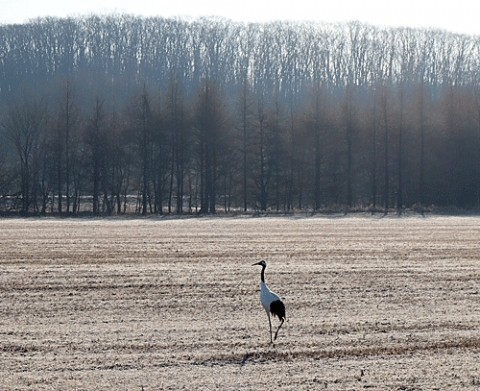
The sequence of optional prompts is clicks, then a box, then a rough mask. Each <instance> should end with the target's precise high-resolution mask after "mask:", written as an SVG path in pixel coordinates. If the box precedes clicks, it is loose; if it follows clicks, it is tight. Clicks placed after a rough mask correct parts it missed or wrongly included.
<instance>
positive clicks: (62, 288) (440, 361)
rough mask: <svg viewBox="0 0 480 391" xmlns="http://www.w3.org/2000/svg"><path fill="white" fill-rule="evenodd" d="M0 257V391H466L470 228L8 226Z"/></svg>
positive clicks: (478, 302)
mask: <svg viewBox="0 0 480 391" xmlns="http://www.w3.org/2000/svg"><path fill="white" fill-rule="evenodd" d="M0 257H1V258H0V272H1V273H0V294H1V301H0V315H1V316H0V390H2V391H3V390H129V391H130V390H138V391H140V390H242V391H244V390H268V389H276V390H323V389H326V390H362V389H372V390H452V389H466V390H479V389H480V273H479V272H480V218H476V217H462V218H459V217H427V218H421V217H408V218H375V217H347V218H325V217H319V218H286V217H285V218H281V217H274V218H273V217H272V218H251V217H242V218H216V219H207V218H198V219H177V220H169V219H153V218H152V219H86V220H83V219H5V220H0ZM261 259H265V260H267V262H268V265H269V266H268V268H267V274H266V278H267V283H268V284H269V286H270V288H271V289H273V290H275V291H276V292H277V293H278V294H279V295H280V296H282V298H283V299H284V302H285V304H286V307H287V318H289V320H288V322H287V323H285V325H284V327H283V328H282V330H281V331H280V334H279V338H278V339H277V341H276V343H275V344H274V345H273V346H271V345H270V344H269V343H268V342H269V337H268V321H267V317H266V315H265V312H264V310H263V309H262V308H261V306H260V302H259V298H258V291H259V280H260V267H258V266H251V264H252V263H254V262H258V261H259V260H261ZM276 323H277V322H276V321H275V324H276Z"/></svg>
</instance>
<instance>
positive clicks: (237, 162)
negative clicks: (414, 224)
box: [0, 15, 480, 214]
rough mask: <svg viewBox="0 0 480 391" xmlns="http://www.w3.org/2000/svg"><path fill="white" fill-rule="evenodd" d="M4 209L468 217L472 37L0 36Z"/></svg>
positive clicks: (289, 31) (113, 30)
mask: <svg viewBox="0 0 480 391" xmlns="http://www.w3.org/2000/svg"><path fill="white" fill-rule="evenodd" d="M0 53H1V55H0V97H1V99H2V100H1V102H3V104H2V105H1V107H0V124H1V128H0V154H1V155H0V172H1V173H2V174H1V175H0V197H1V199H0V208H1V210H2V211H4V212H7V211H15V212H22V213H32V212H34V213H70V214H72V213H81V212H88V213H94V214H114V213H115V214H121V213H139V214H149V213H157V214H161V213H178V214H180V213H193V212H197V213H215V212H216V211H217V210H218V209H219V208H221V209H222V210H226V211H228V210H232V209H235V210H243V211H246V210H276V211H277V210H278V211H291V210H294V209H302V210H304V209H308V210H311V211H319V210H325V209H331V208H332V207H335V208H338V207H341V208H342V209H345V210H354V209H357V208H361V209H365V208H371V209H373V210H377V209H381V210H384V211H388V210H390V209H392V208H394V209H396V210H397V211H399V212H401V211H403V210H404V208H411V207H418V208H421V209H423V208H425V207H430V206H432V205H437V206H443V207H446V206H448V207H452V206H453V207H458V208H476V207H478V206H479V204H480V82H479V81H480V80H479V75H480V73H479V71H480V67H479V66H480V39H479V38H476V37H470V36H462V35H454V34H449V33H447V32H443V31H438V30H412V29H379V28H376V27H373V26H368V25H363V24H360V23H349V24H342V25H324V24H316V23H308V24H306V23H303V24H299V23H280V22H277V23H270V24H241V23H234V22H230V21H226V20H220V19H200V20H194V21H187V20H177V19H159V18H148V19H145V18H136V17H130V16H118V15H116V16H109V17H97V16H92V17H89V18H85V19H40V20H35V21H32V22H30V23H28V24H25V25H9V26H0Z"/></svg>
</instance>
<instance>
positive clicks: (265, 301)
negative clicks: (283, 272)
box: [254, 261, 285, 343]
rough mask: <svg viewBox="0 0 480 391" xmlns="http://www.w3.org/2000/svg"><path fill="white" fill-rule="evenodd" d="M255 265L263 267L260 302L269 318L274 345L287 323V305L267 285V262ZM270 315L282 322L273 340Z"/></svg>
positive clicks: (271, 340) (271, 341)
mask: <svg viewBox="0 0 480 391" xmlns="http://www.w3.org/2000/svg"><path fill="white" fill-rule="evenodd" d="M254 265H260V266H262V272H261V274H260V278H261V282H260V302H261V303H262V307H263V308H264V309H265V312H266V313H267V317H268V324H269V326H270V343H273V341H274V340H275V339H277V335H278V332H279V330H280V328H281V327H282V325H283V322H284V321H285V305H284V304H283V302H282V300H281V299H280V297H279V296H278V295H277V294H276V293H274V292H272V291H271V290H270V289H269V288H268V286H267V284H266V283H265V269H266V267H267V263H266V262H265V261H260V262H258V263H255V264H254ZM270 314H273V315H274V316H278V319H279V320H280V325H279V326H278V329H277V331H276V332H275V337H274V338H273V339H272V320H271V319H270Z"/></svg>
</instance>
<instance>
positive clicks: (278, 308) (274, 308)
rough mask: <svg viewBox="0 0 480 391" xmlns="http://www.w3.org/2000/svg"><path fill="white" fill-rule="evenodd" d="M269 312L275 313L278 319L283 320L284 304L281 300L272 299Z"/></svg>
mask: <svg viewBox="0 0 480 391" xmlns="http://www.w3.org/2000/svg"><path fill="white" fill-rule="evenodd" d="M270 312H271V313H272V315H275V316H277V317H278V319H279V320H281V321H282V323H283V321H284V320H285V316H286V315H285V304H283V302H282V301H281V300H276V301H273V302H272V303H271V304H270Z"/></svg>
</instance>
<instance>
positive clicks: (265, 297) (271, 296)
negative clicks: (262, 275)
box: [260, 282, 280, 316]
mask: <svg viewBox="0 0 480 391" xmlns="http://www.w3.org/2000/svg"><path fill="white" fill-rule="evenodd" d="M277 300H280V297H278V295H277V294H276V293H275V292H272V291H271V290H270V289H268V286H267V284H265V283H264V282H261V283H260V302H261V303H262V306H263V308H264V309H265V311H267V314H268V315H269V316H270V305H271V304H272V303H273V302H274V301H277Z"/></svg>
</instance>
